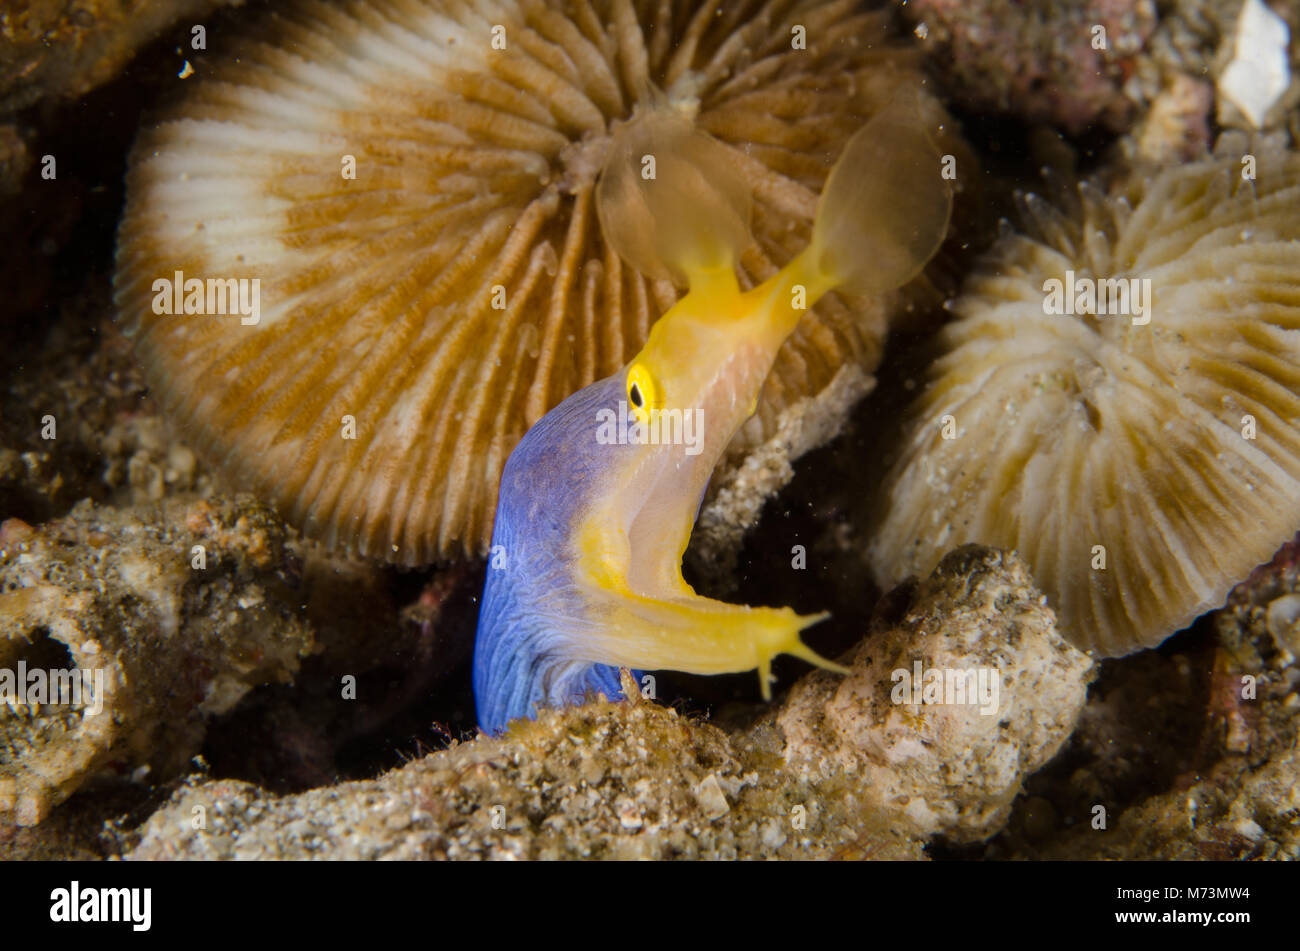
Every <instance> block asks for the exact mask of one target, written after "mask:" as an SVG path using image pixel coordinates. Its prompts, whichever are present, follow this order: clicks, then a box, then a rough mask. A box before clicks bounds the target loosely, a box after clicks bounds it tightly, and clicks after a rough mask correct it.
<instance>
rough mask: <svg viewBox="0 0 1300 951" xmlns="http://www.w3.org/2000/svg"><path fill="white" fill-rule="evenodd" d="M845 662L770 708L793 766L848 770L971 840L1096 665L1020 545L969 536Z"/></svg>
mask: <svg viewBox="0 0 1300 951" xmlns="http://www.w3.org/2000/svg"><path fill="white" fill-rule="evenodd" d="M850 666H851V670H852V673H851V674H850V675H849V676H848V677H846V678H843V679H840V678H837V677H835V676H833V675H826V674H822V673H820V672H818V673H815V674H812V675H810V676H808V677H805V678H804V679H803V680H802V681H800V683H799V684H798V685H796V687H795V688H794V690H792V691H791V694H790V697H789V699H788V701H787V702H786V705H785V709H784V710H782V711H781V712H780V713H779V714H778V716H777V721H776V722H777V724H778V725H779V727H780V729H781V730H782V731H783V733H784V734H785V737H786V747H785V751H784V756H785V760H786V762H787V764H788V765H789V767H790V768H791V769H793V770H796V771H798V772H800V773H802V774H805V775H806V774H813V775H816V774H822V775H833V774H836V773H842V774H844V775H845V776H846V777H851V782H852V783H853V785H854V786H855V787H856V788H857V789H858V790H859V792H860V795H861V796H862V797H863V799H864V802H865V803H866V804H867V806H868V807H870V808H875V809H878V810H881V811H883V812H885V813H888V814H891V815H893V816H894V818H895V820H896V821H897V822H899V823H901V824H903V825H904V826H906V827H907V828H908V830H909V831H910V832H911V833H912V834H914V835H916V836H919V837H922V838H928V837H930V836H933V835H936V834H942V835H944V836H945V837H947V838H948V839H950V840H952V841H954V842H972V841H978V840H980V839H984V838H987V837H989V836H991V835H993V834H994V833H995V832H997V831H998V829H999V828H1001V826H1002V825H1003V824H1004V823H1005V821H1006V818H1007V815H1008V814H1009V812H1010V809H1011V803H1012V800H1014V799H1015V797H1016V794H1017V793H1018V792H1019V791H1020V789H1021V784H1022V782H1023V780H1024V779H1025V777H1026V776H1027V775H1029V774H1030V773H1032V772H1034V771H1035V770H1037V769H1038V768H1039V767H1040V766H1042V765H1043V764H1044V763H1046V762H1047V761H1048V760H1049V759H1051V757H1052V756H1053V755H1054V754H1055V753H1056V751H1057V750H1058V749H1059V748H1060V747H1061V744H1062V743H1064V742H1065V740H1066V739H1067V738H1068V737H1069V735H1070V733H1071V732H1072V731H1073V730H1074V725H1075V720H1076V718H1077V717H1078V715H1079V711H1080V710H1081V709H1082V707H1083V704H1084V700H1085V698H1086V696H1087V688H1088V682H1089V680H1090V675H1091V671H1092V666H1093V665H1092V661H1091V660H1090V659H1089V658H1088V656H1087V655H1086V654H1084V653H1083V652H1081V651H1079V650H1077V649H1075V648H1074V647H1071V646H1070V645H1069V644H1067V643H1066V642H1065V640H1064V639H1063V638H1062V637H1061V636H1060V635H1059V634H1058V633H1057V631H1056V628H1055V616H1054V615H1053V613H1052V611H1051V609H1050V608H1049V607H1047V605H1046V601H1045V598H1044V597H1043V595H1041V594H1040V593H1039V592H1038V590H1037V589H1036V588H1035V587H1034V585H1033V581H1032V580H1031V579H1030V577H1029V572H1028V569H1027V568H1026V567H1025V564H1024V562H1023V561H1021V560H1020V558H1019V557H1017V556H1016V555H1014V554H1006V553H1003V552H999V551H996V550H993V549H988V548H981V547H978V546H966V547H963V548H960V549H957V550H956V551H954V552H952V553H951V554H949V555H947V556H946V557H945V558H944V559H943V560H942V561H941V562H940V563H939V566H938V567H937V568H936V569H935V571H934V574H933V575H932V576H931V577H930V578H929V579H927V580H926V581H924V582H922V583H921V584H920V585H919V587H918V588H917V589H916V591H915V594H914V595H913V597H912V599H911V603H910V605H909V606H908V607H907V609H906V611H905V613H904V614H903V617H902V619H901V621H899V622H898V623H896V624H893V625H890V626H888V627H886V628H885V629H884V630H881V631H878V632H877V633H875V634H874V635H873V636H871V637H869V638H867V639H866V640H865V641H863V643H862V644H861V645H860V646H859V647H858V648H857V650H856V651H855V653H854V655H853V658H852V662H851V665H850ZM932 688H934V691H933V692H932ZM971 688H975V689H971ZM972 700H974V701H975V702H971V701H972ZM918 701H920V702H918ZM848 781H850V780H847V779H846V782H848Z"/></svg>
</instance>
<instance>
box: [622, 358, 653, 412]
mask: <svg viewBox="0 0 1300 951" xmlns="http://www.w3.org/2000/svg"><path fill="white" fill-rule="evenodd" d="M627 401H628V402H629V403H630V404H632V414H633V415H634V416H636V417H637V418H638V419H640V420H641V421H642V422H644V421H645V420H647V419H648V418H649V414H650V411H651V410H652V409H653V408H655V407H656V406H658V405H659V388H658V387H657V386H656V385H655V381H654V377H653V376H651V375H650V371H649V370H647V369H646V368H645V365H644V364H641V363H636V364H633V366H632V367H631V368H630V369H629V370H628V371H627Z"/></svg>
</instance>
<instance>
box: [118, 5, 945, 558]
mask: <svg viewBox="0 0 1300 951" xmlns="http://www.w3.org/2000/svg"><path fill="white" fill-rule="evenodd" d="M292 9H293V12H291V13H287V14H284V15H277V16H273V17H271V19H270V20H269V22H268V23H267V24H266V26H265V29H264V30H263V31H262V32H261V34H260V38H259V39H258V40H256V41H251V42H249V43H248V44H247V45H246V46H245V47H244V48H242V49H241V50H240V51H239V53H238V55H237V56H235V57H233V58H231V59H228V60H227V61H226V62H225V63H224V65H222V66H221V67H220V68H219V69H218V70H217V72H216V74H215V75H214V76H213V77H211V78H210V79H206V80H204V81H202V82H201V83H200V85H199V86H198V87H197V88H196V89H194V90H193V92H192V93H191V94H190V95H188V96H187V97H185V98H184V99H182V100H181V101H180V102H179V104H178V105H177V106H176V108H175V109H174V110H173V111H172V112H171V113H170V114H169V115H168V116H167V117H166V118H165V120H164V121H163V122H161V123H160V124H159V125H157V126H156V127H154V128H151V129H149V130H147V131H146V132H145V133H144V134H143V135H142V136H141V139H140V142H139V143H138V144H137V147H136V151H135V154H134V158H133V161H132V167H131V170H130V173H129V179H128V190H129V196H128V203H127V209H126V213H125V215H124V218H123V221H122V224H121V230H120V236H119V250H118V270H117V278H116V299H117V306H118V310H119V314H120V315H121V318H122V320H123V322H124V324H125V326H126V327H127V328H128V329H129V330H130V331H132V332H133V333H134V335H135V339H136V346H137V351H138V354H139V356H140V358H141V360H142V362H143V363H144V365H145V367H146V369H147V374H148V379H149V381H150V384H151V386H152V387H153V389H154V391H155V393H156V394H158V395H159V396H160V398H161V399H162V400H163V402H164V405H165V406H166V407H167V408H168V410H169V411H170V413H171V414H172V416H173V418H174V419H176V420H178V421H179V422H180V424H181V426H182V430H183V431H184V432H185V433H186V435H187V436H188V437H189V438H190V439H191V440H192V441H193V442H194V443H195V444H196V446H197V447H198V448H199V450H200V452H201V453H202V454H203V455H204V456H205V457H206V458H208V459H209V460H212V461H215V462H216V463H217V464H218V465H220V466H221V467H222V468H224V470H225V471H226V472H227V473H228V474H229V475H230V476H231V477H232V479H233V480H234V481H235V483H236V484H237V485H238V486H239V487H240V488H248V489H251V490H254V491H256V492H258V493H260V494H262V495H264V496H266V497H269V498H272V499H274V500H275V501H276V503H277V504H278V506H279V508H280V509H281V511H282V512H284V513H285V514H286V516H287V517H289V518H290V520H292V521H293V522H295V523H297V524H298V525H299V526H301V527H302V528H303V529H304V531H306V533H307V534H309V535H311V536H314V537H318V538H321V539H324V540H325V541H327V542H329V543H332V544H334V545H337V546H342V547H346V548H350V549H352V550H354V551H356V552H359V553H361V554H365V555H370V556H376V557H383V558H387V559H389V560H392V561H397V562H401V563H406V564H415V563H423V562H427V561H430V560H433V559H435V558H437V557H442V556H447V555H451V554H456V553H459V552H476V551H481V550H483V548H484V547H485V546H486V544H487V540H488V538H489V537H490V532H491V522H492V515H493V506H494V503H495V498H496V489H497V483H498V480H499V476H500V472H501V467H502V464H503V463H504V460H505V458H506V456H507V455H508V454H509V452H510V450H511V448H512V447H513V446H514V444H515V443H516V442H517V441H518V439H519V438H520V436H522V434H523V432H524V431H525V430H526V428H527V427H528V426H529V425H531V424H532V423H533V422H535V421H536V420H537V419H538V418H539V417H540V416H541V415H542V414H543V413H544V412H545V411H546V410H547V409H549V408H550V407H552V406H553V405H555V404H556V403H558V402H559V401H560V400H561V399H563V398H564V397H565V396H567V395H568V394H569V393H571V392H573V391H574V390H576V389H578V388H579V387H581V386H584V385H586V384H587V383H590V382H592V381H594V380H596V379H598V378H601V377H603V376H606V375H608V374H609V373H612V372H613V371H615V370H616V369H618V368H619V367H620V366H622V365H623V363H624V362H625V361H626V360H627V358H629V357H630V355H631V354H633V353H634V352H635V351H636V350H637V349H638V347H639V346H640V345H641V343H642V342H643V340H644V339H645V336H646V334H647V332H648V329H649V326H650V324H651V323H652V322H653V321H654V319H655V318H656V317H657V316H658V315H659V314H660V313H661V312H662V311H663V310H665V309H666V308H667V306H669V305H670V304H671V303H672V302H673V301H674V300H675V299H676V296H677V291H676V290H675V289H674V288H673V286H672V285H671V284H670V283H668V282H666V281H653V280H650V279H647V278H644V277H642V276H641V275H640V274H638V273H635V272H633V271H631V270H630V269H629V268H627V267H626V266H623V265H621V264H620V262H619V260H618V257H617V255H615V254H614V253H613V252H612V251H611V250H610V249H609V248H608V246H607V245H606V244H605V242H604V241H603V240H602V239H601V236H600V228H599V224H598V222H597V220H596V213H595V209H594V207H593V206H594V202H593V197H592V195H593V188H594V179H595V175H596V173H597V171H598V170H599V168H600V167H601V164H602V161H603V157H604V153H605V150H606V148H607V145H608V141H609V132H610V129H611V127H612V126H613V125H614V124H616V123H618V122H620V121H623V120H625V119H626V118H627V117H628V116H630V115H631V113H632V110H633V108H634V107H635V106H636V105H637V104H638V103H639V102H644V101H646V100H647V99H648V98H650V97H652V96H664V97H666V99H667V101H668V102H669V103H671V104H672V105H673V106H675V107H676V108H677V109H679V110H680V111H681V112H682V113H683V114H685V115H687V116H690V117H693V118H694V120H695V122H696V123H697V124H698V126H700V127H701V128H703V129H705V130H707V131H708V132H710V133H712V134H713V135H714V136H715V137H716V138H717V139H719V140H720V141H721V142H723V143H724V144H726V145H728V146H730V147H731V148H732V149H733V150H734V154H733V157H734V159H735V161H736V163H737V165H738V166H739V167H740V168H741V169H742V170H743V174H744V175H745V177H746V179H747V184H748V185H749V186H750V187H751V188H752V189H753V192H754V215H753V222H752V224H753V229H754V233H755V237H756V244H755V245H754V246H752V247H751V248H750V249H749V250H748V252H747V253H746V255H745V257H744V259H743V262H742V265H743V266H742V271H743V273H742V281H743V282H744V283H745V284H746V285H747V286H748V285H750V284H753V283H757V282H758V281H760V280H761V279H763V278H765V277H767V276H769V275H770V274H771V273H774V271H775V270H776V269H777V268H778V267H779V266H780V265H781V264H783V263H784V262H785V261H786V260H788V258H789V257H791V256H792V254H793V253H794V252H795V251H796V250H798V249H799V248H801V247H802V246H803V245H804V243H806V241H807V238H808V234H809V230H810V225H811V219H812V214H813V210H814V207H815V203H816V198H817V194H818V191H819V190H820V187H821V184H822V182H823V180H824V178H825V176H826V174H827V172H828V171H829V169H830V166H831V164H832V162H833V161H834V159H835V156H836V155H837V154H838V153H839V151H840V149H841V147H842V145H843V144H844V142H845V141H846V140H847V139H848V137H849V136H850V135H851V134H852V133H853V132H854V131H855V130H856V129H857V128H858V127H860V126H861V125H862V123H863V122H864V121H865V120H866V119H867V118H868V117H869V116H870V115H871V114H872V113H873V112H874V111H876V110H877V109H878V108H879V107H880V106H881V105H882V104H883V103H884V102H886V101H887V100H889V99H890V98H891V96H892V93H893V91H894V90H896V89H897V87H898V85H899V84H900V83H906V84H908V85H910V86H915V87H919V85H920V83H921V79H920V77H919V74H918V73H917V72H916V70H915V58H914V56H915V54H914V53H912V52H910V51H908V50H905V49H900V48H898V47H896V46H892V45H889V44H887V43H886V41H885V33H884V17H883V16H882V15H879V14H868V13H863V12H862V11H861V10H860V9H859V8H858V5H857V4H856V3H855V2H849V0H836V2H829V3H828V2H822V0H817V2H808V0H771V2H736V3H730V2H729V3H727V4H724V5H722V6H718V5H717V4H714V3H711V2H710V3H702V2H693V3H671V4H670V3H658V2H644V3H632V2H630V0H594V2H573V3H562V2H559V0H555V2H551V0H520V2H517V3H515V2H489V0H469V2H464V3H455V2H450V0H446V2H442V0H393V2H381V3H363V2H344V3H342V4H339V5H327V4H324V3H310V2H309V3H303V4H301V5H298V6H295V7H294V8H292ZM937 115H938V112H937V110H936V116H937ZM241 280H243V281H246V282H247V283H245V284H243V285H240V284H239V283H238V282H239V281H241ZM253 280H257V281H258V282H259V283H258V284H257V285H256V290H257V293H256V296H255V295H254V293H253V289H254V285H253V283H252V282H253ZM199 282H201V283H199ZM191 289H194V291H195V295H194V296H193V298H190V297H189V293H190V290H191ZM241 290H242V291H243V293H244V296H243V297H242V298H239V301H240V305H241V306H242V307H243V310H242V311H240V310H238V309H237V308H236V307H235V306H234V305H233V304H232V303H231V301H232V300H233V299H234V298H233V295H235V294H236V293H237V292H239V291H241ZM222 297H225V298H226V300H225V307H224V310H225V311H226V312H227V313H232V312H233V314H234V315H233V316H224V317H222V316H212V315H211V314H212V312H213V311H214V310H221V309H222V307H221V305H222ZM254 302H256V305H257V307H256V310H257V313H256V314H253V313H252V310H253V309H254V308H253V305H254ZM214 304H215V305H216V306H214ZM160 310H161V311H163V313H159V312H158V311H160ZM168 310H173V311H177V313H167V312H166V311H168ZM240 314H243V316H242V317H241V316H239V315H240ZM884 318H885V305H884V304H883V303H882V302H880V301H874V302H870V303H866V302H855V304H854V306H849V305H848V304H846V303H845V302H844V301H843V300H832V301H827V302H825V303H823V304H820V305H819V306H818V307H817V309H816V311H815V312H810V314H809V315H808V317H807V318H806V319H805V321H804V323H803V325H802V326H801V327H800V329H799V331H798V332H797V333H796V334H795V336H794V338H792V340H791V341H790V342H789V343H788V344H787V345H786V347H785V349H784V351H783V352H782V354H781V356H780V357H779V358H778V362H777V365H776V368H775V370H774V373H773V375H772V377H771V378H770V379H769V381H768V386H767V388H766V391H765V393H764V397H763V399H762V401H761V403H760V407H759V412H758V416H757V417H756V419H755V420H754V421H751V425H750V426H749V427H748V428H747V429H746V430H744V431H743V432H742V433H741V434H740V436H738V440H740V445H741V446H742V447H743V446H752V445H755V444H757V443H758V442H760V441H761V440H763V439H764V438H766V437H767V436H770V435H771V434H772V433H773V432H775V431H776V428H777V425H778V421H779V417H780V413H781V410H782V409H783V408H784V407H787V406H789V405H792V404H794V403H795V402H796V401H798V400H800V399H801V398H805V397H807V396H809V395H810V394H816V393H818V392H820V391H821V390H823V389H824V388H826V387H827V385H828V384H829V383H830V381H831V380H832V378H833V377H834V376H835V373H836V371H837V370H838V369H839V368H840V367H841V366H842V365H843V364H844V363H845V362H846V361H848V362H856V363H858V364H860V365H861V366H863V367H864V368H865V369H866V370H867V371H870V370H871V369H872V368H874V366H875V364H876V362H877V361H878V358H879V352H880V338H881V335H882V332H883V326H884ZM733 448H734V447H733Z"/></svg>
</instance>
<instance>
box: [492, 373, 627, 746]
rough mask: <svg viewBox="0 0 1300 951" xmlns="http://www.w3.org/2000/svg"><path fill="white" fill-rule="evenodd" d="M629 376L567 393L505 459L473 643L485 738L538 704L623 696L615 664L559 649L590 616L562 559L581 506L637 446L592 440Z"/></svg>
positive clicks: (616, 406) (623, 397) (597, 494)
mask: <svg viewBox="0 0 1300 951" xmlns="http://www.w3.org/2000/svg"><path fill="white" fill-rule="evenodd" d="M626 376H627V374H626V371H625V370H623V371H620V372H618V373H616V374H614V375H613V376H610V377H606V378H605V379H603V380H598V381H597V382H595V383H593V384H591V385H590V386H587V387H585V388H583V389H581V390H579V391H578V392H576V393H574V394H573V395H572V396H570V397H568V398H567V399H566V400H564V402H562V403H560V404H559V405H558V406H556V407H555V408H554V409H552V410H551V411H550V412H549V413H547V414H546V415H545V416H544V417H542V419H541V420H539V421H538V422H537V424H536V425H534V426H533V427H532V428H531V429H529V430H528V432H527V433H526V434H525V435H524V438H523V439H522V440H521V441H520V442H519V444H518V445H517V446H516V447H515V449H514V452H512V453H511V454H510V458H509V459H507V460H506V465H505V469H504V471H503V472H502V476H501V490H500V495H499V499H498V501H497V512H496V522H495V523H494V526H493V530H492V550H491V554H490V555H489V559H488V575H487V583H486V585H485V586H484V588H483V603H482V606H481V607H480V609H479V619H478V633H477V635H476V639H475V643H474V701H475V706H476V707H477V710H478V722H479V728H480V729H481V730H483V732H485V733H487V734H488V735H491V736H496V735H499V734H500V733H501V732H502V731H503V730H504V729H505V726H506V723H507V722H508V721H510V720H513V719H515V718H516V717H532V716H534V715H535V714H536V711H537V708H538V707H539V706H540V707H548V706H562V705H567V704H572V703H575V702H581V701H582V700H583V699H584V698H585V697H586V696H587V695H588V694H589V693H591V692H599V693H602V694H604V695H605V697H606V698H608V699H610V700H621V699H623V690H622V687H621V686H620V684H619V672H618V668H617V667H611V666H609V665H607V664H593V663H586V662H582V661H575V660H572V659H570V657H568V656H565V653H564V646H565V643H566V642H567V643H569V644H572V643H573V642H574V641H575V640H580V639H581V638H582V631H581V625H582V624H584V623H594V622H583V621H580V620H579V621H575V620H574V619H581V618H584V617H586V616H587V614H588V611H587V608H586V606H585V605H584V603H583V599H582V597H581V595H580V594H579V593H578V592H577V590H576V589H575V587H574V584H573V580H572V575H571V574H570V571H571V570H572V568H573V565H572V564H571V560H570V559H568V558H566V557H565V555H566V553H567V552H568V551H569V545H570V539H571V535H572V525H573V522H574V520H575V519H576V518H580V517H581V516H582V514H583V510H582V504H583V502H584V501H585V500H587V499H592V498H599V497H600V496H601V492H602V488H603V486H602V481H603V480H602V476H603V474H604V473H605V472H606V471H607V470H608V469H610V468H617V466H616V465H614V463H615V462H616V460H617V459H618V458H619V454H621V453H629V452H636V451H637V450H638V448H639V447H637V446H635V445H602V444H600V443H598V442H597V441H596V430H597V418H598V417H597V413H598V412H599V411H600V410H601V409H604V408H609V409H611V410H613V411H614V412H618V411H619V408H620V407H619V404H620V402H622V403H623V404H624V407H623V408H624V409H626V389H625V386H626V384H625V379H626ZM575 628H577V629H575ZM561 632H563V633H561ZM638 676H639V675H638Z"/></svg>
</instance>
